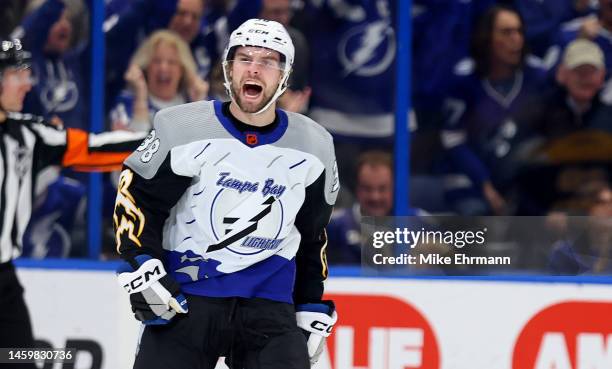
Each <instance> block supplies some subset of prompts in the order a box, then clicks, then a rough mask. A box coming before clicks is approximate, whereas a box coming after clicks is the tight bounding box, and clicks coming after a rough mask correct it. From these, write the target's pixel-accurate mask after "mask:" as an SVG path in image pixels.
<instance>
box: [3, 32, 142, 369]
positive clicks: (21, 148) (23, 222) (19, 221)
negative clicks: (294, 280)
mask: <svg viewBox="0 0 612 369" xmlns="http://www.w3.org/2000/svg"><path fill="white" fill-rule="evenodd" d="M29 62H30V53H29V52H26V51H24V50H23V49H22V47H21V42H20V41H19V40H14V41H0V137H1V139H0V214H1V218H2V223H1V224H0V306H2V315H1V316H0V327H2V329H0V347H32V346H33V345H34V339H33V336H32V329H31V324H30V318H29V315H28V310H27V308H26V305H25V302H24V300H23V288H22V287H21V285H20V283H19V281H18V279H17V275H16V274H15V268H14V266H13V262H12V260H13V259H14V258H17V257H19V255H20V254H21V251H22V236H23V233H24V231H25V229H26V226H27V225H28V222H29V220H30V216H31V213H32V206H33V204H32V202H33V198H34V196H33V192H34V188H35V187H36V178H37V175H38V174H39V173H40V172H41V171H42V170H43V169H45V168H47V167H48V166H50V165H62V166H71V167H75V168H77V169H78V168H81V169H83V170H99V171H102V170H106V171H108V170H116V169H118V167H119V166H120V165H121V162H122V161H123V160H124V159H125V157H127V155H128V154H129V153H130V152H131V151H132V150H133V149H134V148H135V147H137V146H138V144H139V143H140V141H142V139H143V138H144V134H139V133H131V132H112V133H104V134H99V135H94V134H89V135H88V134H87V132H84V131H81V130H78V129H70V128H69V129H67V130H63V129H58V128H56V127H54V126H51V125H49V124H47V123H46V122H45V121H44V120H43V119H42V118H40V117H36V116H32V115H29V114H21V113H19V112H20V111H21V109H22V108H23V100H24V97H25V94H26V93H27V92H28V91H29V90H30V89H31V87H32V83H31V74H30V73H31V72H30V69H29ZM15 367H16V368H21V369H26V368H34V365H33V364H32V365H31V366H30V364H23V363H22V364H14V366H13V365H12V364H3V366H2V368H7V369H10V368H15Z"/></svg>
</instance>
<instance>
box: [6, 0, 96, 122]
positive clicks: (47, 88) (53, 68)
mask: <svg viewBox="0 0 612 369" xmlns="http://www.w3.org/2000/svg"><path fill="white" fill-rule="evenodd" d="M64 8H65V6H64V3H63V2H62V1H61V0H47V1H46V2H45V3H44V4H43V5H42V6H41V7H40V8H38V9H36V10H35V11H34V12H32V13H31V14H30V15H28V16H27V17H26V18H25V19H24V20H23V22H22V26H21V27H20V28H19V29H18V30H17V31H16V32H15V34H14V36H16V37H19V38H23V43H24V47H25V48H26V49H27V50H29V51H31V52H32V75H33V77H34V78H35V79H36V83H35V84H34V85H33V86H32V90H31V91H30V92H29V93H28V94H27V95H26V99H25V101H24V109H23V110H24V111H27V112H28V113H31V114H35V115H39V116H42V117H44V118H45V119H50V118H51V117H53V116H58V117H59V118H60V119H62V121H63V122H64V125H65V126H66V127H72V128H81V129H88V128H89V124H88V123H87V122H89V108H88V107H89V100H88V99H89V98H88V96H89V91H88V88H87V87H86V86H87V83H88V76H89V71H88V69H87V68H88V67H89V65H90V63H89V60H90V58H89V51H90V49H89V48H88V47H85V45H80V46H77V47H75V48H73V49H70V50H68V51H66V52H65V53H64V54H61V55H56V54H52V53H50V52H47V51H45V47H46V43H47V37H48V35H49V32H50V30H51V27H52V26H53V24H54V23H55V22H57V21H58V20H59V19H60V17H61V15H62V12H63V11H64Z"/></svg>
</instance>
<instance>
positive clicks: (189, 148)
mask: <svg viewBox="0 0 612 369" xmlns="http://www.w3.org/2000/svg"><path fill="white" fill-rule="evenodd" d="M154 127H155V129H154V130H153V131H151V133H150V135H149V137H148V138H147V139H146V140H145V142H143V144H142V145H141V146H140V147H139V148H138V149H137V150H136V151H135V152H134V153H133V154H132V155H131V156H130V157H129V158H128V159H127V160H126V162H125V166H126V168H125V170H124V171H123V173H122V175H121V179H120V182H119V190H118V195H117V203H116V206H115V216H114V220H115V227H116V237H117V248H118V251H119V252H120V253H121V255H122V257H124V258H126V259H127V260H130V259H131V258H133V257H134V256H135V255H138V254H142V253H146V254H150V255H153V256H156V257H159V258H161V259H163V260H164V261H165V264H166V267H167V269H168V270H169V272H170V273H171V275H172V276H173V277H174V278H175V279H176V280H177V281H178V282H179V283H180V284H181V288H182V290H183V292H184V293H187V294H194V295H201V296H212V297H230V296H238V297H261V298H267V299H271V300H275V301H283V302H292V301H293V299H292V296H294V297H295V300H296V302H309V301H318V300H319V299H320V298H321V295H322V293H323V280H324V279H325V278H326V276H327V262H326V260H325V247H326V242H327V240H326V235H325V225H326V224H327V222H328V220H329V216H330V214H331V208H332V206H333V204H334V202H335V199H336V195H337V193H338V190H339V183H338V177H337V170H336V163H335V155H334V149H333V143H332V139H331V136H330V135H329V133H327V132H326V131H325V129H324V128H322V127H321V126H319V125H318V124H316V123H315V122H313V121H312V120H310V119H309V118H307V117H304V116H302V115H300V114H294V113H286V112H284V111H282V110H277V111H276V120H275V122H274V124H273V125H271V126H270V127H267V128H264V129H263V130H257V128H256V127H250V126H246V125H244V124H242V123H240V122H237V121H236V120H235V118H233V117H231V114H230V113H229V109H228V105H227V103H226V105H225V107H224V106H223V104H222V103H221V102H218V101H214V102H211V101H201V102H195V103H191V104H186V105H181V106H176V107H172V108H168V109H164V110H162V111H160V112H159V113H158V114H157V115H156V117H155V124H154ZM245 127H246V129H245ZM294 290H295V291H294ZM294 292H295V294H294Z"/></svg>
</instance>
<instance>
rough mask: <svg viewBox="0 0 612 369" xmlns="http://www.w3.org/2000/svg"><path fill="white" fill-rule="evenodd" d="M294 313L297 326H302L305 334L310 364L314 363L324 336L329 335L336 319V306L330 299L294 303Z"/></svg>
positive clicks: (319, 353)
mask: <svg viewBox="0 0 612 369" xmlns="http://www.w3.org/2000/svg"><path fill="white" fill-rule="evenodd" d="M295 315H296V319H297V325H298V327H300V328H302V332H304V335H305V336H306V344H307V345H308V357H309V358H310V365H314V364H315V363H316V362H317V361H318V360H319V356H321V353H322V352H323V347H324V346H325V340H326V338H327V337H329V335H330V334H331V331H332V328H333V327H334V324H336V321H337V320H338V314H337V313H336V307H335V305H334V302H333V301H330V300H326V301H321V302H320V303H315V304H302V305H296V307H295Z"/></svg>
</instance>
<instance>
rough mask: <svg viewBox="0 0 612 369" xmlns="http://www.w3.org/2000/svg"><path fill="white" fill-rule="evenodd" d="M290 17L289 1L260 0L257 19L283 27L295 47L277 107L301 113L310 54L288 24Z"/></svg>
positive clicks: (307, 95) (301, 36) (307, 93)
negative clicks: (286, 80)
mask: <svg viewBox="0 0 612 369" xmlns="http://www.w3.org/2000/svg"><path fill="white" fill-rule="evenodd" d="M292 16H293V9H291V3H290V1H289V0H262V2H261V11H260V13H259V18H261V19H267V20H272V21H276V22H278V23H280V24H282V25H283V26H285V28H286V29H287V32H289V36H291V41H293V46H295V62H294V63H293V72H291V76H290V77H289V87H288V88H287V90H286V91H285V93H284V94H283V95H282V96H281V97H280V98H279V100H278V103H279V106H280V107H281V109H284V110H288V111H293V112H298V113H301V112H304V111H305V110H306V108H307V107H308V101H309V99H310V93H311V89H310V86H309V83H308V74H309V73H310V70H309V60H308V59H309V58H310V53H309V50H308V43H307V41H306V38H305V37H304V34H303V33H302V32H300V31H299V30H298V29H297V28H294V27H291V25H290V24H289V22H290V21H291V18H292Z"/></svg>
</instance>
